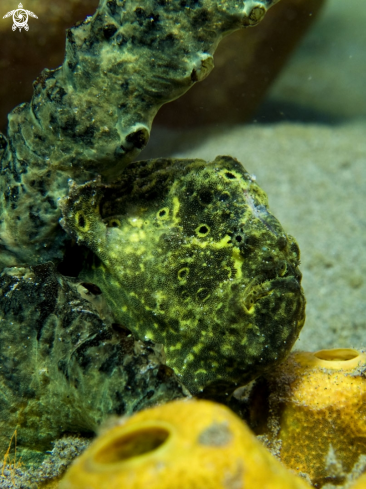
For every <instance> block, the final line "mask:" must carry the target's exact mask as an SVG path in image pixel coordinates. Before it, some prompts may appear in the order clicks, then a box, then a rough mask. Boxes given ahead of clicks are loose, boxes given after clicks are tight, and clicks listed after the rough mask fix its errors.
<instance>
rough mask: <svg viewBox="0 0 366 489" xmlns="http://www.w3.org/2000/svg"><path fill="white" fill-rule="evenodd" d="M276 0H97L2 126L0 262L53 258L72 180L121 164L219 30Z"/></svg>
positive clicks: (208, 51) (199, 66) (201, 73)
mask: <svg viewBox="0 0 366 489" xmlns="http://www.w3.org/2000/svg"><path fill="white" fill-rule="evenodd" d="M273 3H276V0H244V1H241V2H239V3H238V2H237V1H236V0H226V1H225V2H221V1H220V2H218V1H213V0H199V1H190V0H170V1H168V0H145V1H144V2H143V3H141V4H139V5H137V4H136V1H135V0H100V4H99V7H98V9H97V11H96V13H95V14H94V15H93V17H88V18H87V19H86V20H85V21H84V22H82V23H80V24H79V25H77V26H76V27H74V28H72V29H70V30H69V31H68V34H67V42H66V56H65V61H64V63H63V65H62V66H60V67H59V68H57V69H55V70H44V71H43V73H42V74H41V75H40V76H39V77H38V79H37V80H36V81H35V83H34V94H33V97H32V100H31V102H30V103H24V104H21V105H19V106H18V107H16V108H15V109H14V110H13V111H12V112H11V113H10V114H9V125H8V134H7V137H5V136H2V135H0V163H1V165H0V166H1V171H0V175H1V180H0V182H1V184H0V216H1V220H0V239H1V248H2V252H1V255H0V260H1V263H2V264H3V265H7V266H13V265H19V264H30V265H34V264H37V263H40V262H45V261H47V260H50V259H55V258H57V257H59V256H60V246H61V244H62V242H63V240H64V233H63V232H62V229H61V228H60V227H59V225H58V219H59V217H60V213H59V208H58V198H59V197H62V196H63V195H64V194H65V193H66V189H67V181H68V179H69V178H73V179H74V180H75V181H77V182H78V183H85V182H86V181H87V180H90V179H92V178H94V177H95V176H96V175H97V174H101V175H103V176H104V177H112V176H115V175H118V174H119V173H121V172H122V171H123V168H124V167H125V165H126V164H127V163H128V162H130V161H131V160H132V159H133V158H135V157H136V155H137V154H138V153H139V152H140V151H141V149H142V148H143V147H144V146H145V145H146V143H147V141H148V139H149V134H150V128H151V123H152V120H153V118H154V116H155V114H156V112H157V110H158V109H159V108H160V107H161V105H162V104H164V103H165V102H168V101H170V100H173V99H175V98H177V97H179V96H180V95H182V94H183V93H184V92H185V91H186V90H188V89H189V88H190V87H191V86H192V85H193V84H194V83H196V82H197V81H200V80H202V79H204V78H205V77H206V76H207V75H208V74H209V72H210V71H211V69H212V68H213V57H212V55H213V52H214V50H215V49H216V46H217V44H218V42H219V41H220V39H221V38H222V37H223V36H224V35H225V34H228V33H229V32H231V31H234V30H236V29H239V28H240V27H243V26H252V25H255V24H257V23H258V22H259V21H260V20H261V19H262V17H263V16H264V14H265V12H266V10H267V8H268V7H270V6H271V5H272V4H273Z"/></svg>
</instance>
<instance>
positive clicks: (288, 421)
mask: <svg viewBox="0 0 366 489" xmlns="http://www.w3.org/2000/svg"><path fill="white" fill-rule="evenodd" d="M365 371H366V354H365V353H364V352H362V351H358V350H354V349H346V348H345V349H334V350H321V351H318V352H316V353H308V352H294V353H292V354H291V355H290V356H289V358H288V359H287V360H286V361H285V362H284V363H282V364H281V365H280V366H279V367H277V368H276V369H275V370H274V371H273V372H272V373H271V374H270V375H267V376H266V377H265V379H262V380H261V381H259V382H258V383H257V385H256V386H255V387H254V389H253V391H252V393H251V398H250V411H251V416H250V424H251V425H252V427H253V428H254V430H255V432H256V433H257V434H261V435H263V436H264V437H265V438H266V439H267V442H268V443H269V445H270V446H271V445H272V446H273V445H276V444H279V445H280V450H279V452H278V455H279V458H280V460H281V461H282V462H283V463H284V464H285V465H286V466H287V467H288V468H290V469H291V470H293V471H295V472H298V473H299V472H301V473H302V474H306V475H307V476H308V478H309V480H310V481H311V483H312V484H313V485H314V487H322V486H323V485H324V484H327V483H328V484H333V485H332V487H334V486H335V485H342V486H343V485H344V483H345V482H346V481H347V482H349V481H350V480H352V479H353V478H354V476H355V475H356V476H357V474H358V473H359V472H360V470H361V468H362V467H361V468H360V464H361V465H362V466H363V468H365V455H366V425H365V418H366V379H365ZM360 457H361V458H363V459H364V460H363V462H362V460H361V459H360Z"/></svg>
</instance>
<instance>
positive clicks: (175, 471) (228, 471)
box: [60, 401, 309, 489]
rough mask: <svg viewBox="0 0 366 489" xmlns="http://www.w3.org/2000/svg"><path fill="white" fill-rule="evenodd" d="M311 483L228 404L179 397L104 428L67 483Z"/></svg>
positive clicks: (70, 488) (218, 488) (238, 486)
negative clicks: (271, 449)
mask: <svg viewBox="0 0 366 489" xmlns="http://www.w3.org/2000/svg"><path fill="white" fill-rule="evenodd" d="M76 488H77V489H121V488H123V489H173V488H174V489H243V488H245V489H258V488H260V489H307V488H309V486H308V485H307V483H306V482H304V481H303V480H302V479H300V478H297V477H296V476H294V475H292V474H290V473H289V472H288V471H287V470H286V469H285V468H284V467H283V466H282V465H281V464H280V463H279V462H278V461H277V460H276V459H275V458H274V457H273V456H272V455H271V454H270V453H269V452H268V451H267V449H266V448H264V447H263V446H262V445H261V444H260V443H259V442H258V441H257V439H256V438H255V436H254V435H253V434H252V433H251V431H250V430H249V429H248V428H247V427H246V426H245V425H244V423H243V422H242V421H241V420H240V419H239V418H238V417H237V416H236V415H234V414H233V413H232V412H231V411H230V410H229V409H228V408H226V407H224V406H222V405H220V404H215V403H212V402H208V401H175V402H171V403H168V404H165V405H163V406H159V407H155V408H152V409H147V410H146V411H142V412H140V413H138V414H136V415H134V416H132V417H131V418H130V419H128V420H127V421H126V422H123V423H122V424H120V425H117V426H115V427H114V428H112V429H111V430H110V431H108V432H106V433H105V434H103V435H101V436H100V437H99V438H97V439H96V440H95V442H94V443H92V445H91V446H90V447H89V448H88V449H87V450H86V451H85V453H84V454H82V455H81V456H80V457H79V458H78V459H77V460H76V461H75V463H74V464H73V465H72V466H71V467H70V469H69V471H68V472H67V473H66V476H65V477H64V479H63V480H62V481H61V483H60V489H76Z"/></svg>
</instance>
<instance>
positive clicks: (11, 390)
mask: <svg viewBox="0 0 366 489" xmlns="http://www.w3.org/2000/svg"><path fill="white" fill-rule="evenodd" d="M0 289H1V292H2V293H1V296H0V311H1V313H0V315H1V322H0V385H1V389H0V391H1V395H0V450H1V452H2V453H5V451H6V449H7V447H8V444H9V440H10V439H11V436H12V434H13V432H14V430H15V429H17V445H18V450H21V449H24V450H25V451H24V453H23V460H25V459H26V456H27V454H26V452H27V450H28V452H29V453H30V452H31V451H44V450H49V449H50V447H51V442H52V441H54V440H56V439H57V438H58V437H60V436H61V435H62V434H63V433H65V432H66V433H70V432H76V433H89V434H93V433H94V432H95V431H96V429H97V427H98V426H99V424H100V422H101V421H103V420H104V418H105V417H106V416H109V415H111V414H117V415H121V414H131V413H133V412H135V411H136V410H139V409H142V408H143V407H145V406H150V405H153V404H155V403H159V402H165V401H167V400H171V399H175V398H177V397H182V396H184V395H186V394H185V393H184V392H186V391H184V390H183V388H182V386H181V385H180V383H179V382H178V381H177V379H176V377H175V376H174V374H173V372H172V371H171V369H169V368H168V367H166V366H165V365H164V363H163V362H164V357H163V353H162V351H161V347H159V346H155V345H153V343H152V342H150V341H149V342H142V341H137V340H135V339H134V338H133V336H132V335H131V334H129V331H128V330H126V329H125V328H124V327H123V326H121V325H118V324H116V323H113V322H112V318H111V317H110V316H109V313H108V308H103V304H102V302H103V301H102V296H103V294H100V291H98V287H95V286H93V285H92V284H85V283H84V284H78V283H73V282H72V281H70V280H67V279H66V278H65V277H62V276H61V275H59V274H58V273H57V272H56V271H55V269H54V267H53V266H52V265H51V264H44V265H38V266H36V267H33V268H12V269H5V270H4V272H3V273H2V274H1V276H0ZM89 289H90V290H91V291H92V292H88V290H89ZM93 292H94V294H93ZM95 294H98V295H97V297H95ZM102 318H104V319H102ZM29 456H30V458H31V457H32V454H31V453H30V455H29Z"/></svg>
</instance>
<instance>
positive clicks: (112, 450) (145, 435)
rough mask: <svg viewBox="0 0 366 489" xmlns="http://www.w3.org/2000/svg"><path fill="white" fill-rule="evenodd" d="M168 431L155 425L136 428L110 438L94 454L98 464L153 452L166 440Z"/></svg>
mask: <svg viewBox="0 0 366 489" xmlns="http://www.w3.org/2000/svg"><path fill="white" fill-rule="evenodd" d="M168 437H169V431H168V430H166V429H164V428H160V427H156V428H153V427H151V428H145V429H140V430H136V431H135V432H133V433H128V434H127V435H124V436H123V435H122V436H120V437H116V438H115V439H114V440H111V441H110V442H109V443H108V444H107V445H106V446H104V447H103V448H102V449H101V450H100V451H99V452H97V453H96V455H95V456H94V461H95V462H97V463H99V464H115V463H118V462H123V461H125V460H128V459H131V458H134V457H138V456H140V455H145V454H146V453H149V452H153V451H154V450H156V449H157V448H159V447H160V446H161V445H162V444H163V443H165V442H166V440H167V438H168Z"/></svg>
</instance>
